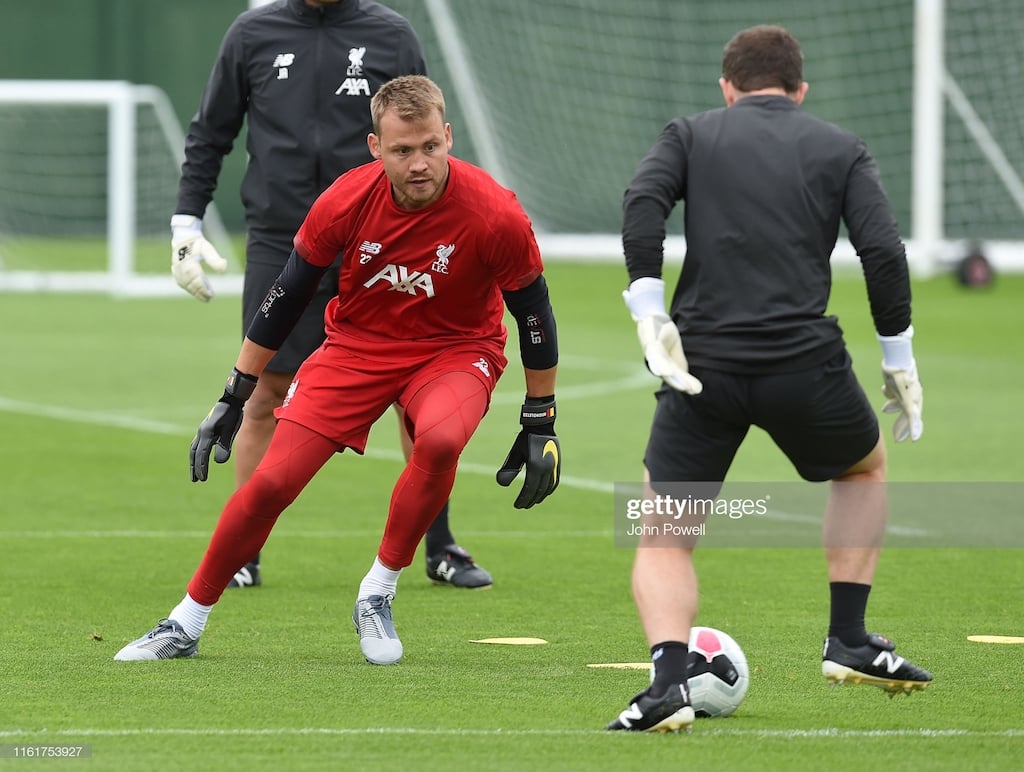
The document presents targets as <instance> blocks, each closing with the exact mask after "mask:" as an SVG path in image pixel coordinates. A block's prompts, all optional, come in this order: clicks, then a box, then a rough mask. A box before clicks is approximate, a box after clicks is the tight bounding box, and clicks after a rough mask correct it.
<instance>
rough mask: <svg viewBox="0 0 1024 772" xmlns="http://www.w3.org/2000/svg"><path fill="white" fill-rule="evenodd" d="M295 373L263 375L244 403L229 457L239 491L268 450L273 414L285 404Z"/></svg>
mask: <svg viewBox="0 0 1024 772" xmlns="http://www.w3.org/2000/svg"><path fill="white" fill-rule="evenodd" d="M294 378H295V373H276V372H270V371H266V370H265V371H264V372H263V374H262V375H261V376H260V379H259V381H258V382H257V384H256V390H255V391H254V392H253V393H252V396H251V397H249V400H248V401H247V402H246V403H245V410H244V411H243V413H242V426H241V427H240V428H239V430H238V434H237V435H236V437H235V444H234V446H233V447H232V451H231V457H232V458H233V459H234V461H235V487H237V488H240V487H242V485H244V484H245V483H247V482H248V481H249V478H250V477H252V473H253V472H254V471H256V467H257V465H259V463H260V459H262V458H263V455H264V454H265V453H266V452H267V448H269V447H270V440H271V438H272V437H273V436H274V427H275V426H277V419H276V418H274V410H275V408H278V407H280V406H281V403H282V402H284V398H285V395H286V394H287V393H288V387H289V386H291V384H292V380H293V379H294Z"/></svg>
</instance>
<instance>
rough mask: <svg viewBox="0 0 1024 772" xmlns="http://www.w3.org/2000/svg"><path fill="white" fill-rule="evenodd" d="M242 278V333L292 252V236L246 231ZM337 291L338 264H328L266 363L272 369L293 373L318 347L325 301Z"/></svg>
mask: <svg viewBox="0 0 1024 772" xmlns="http://www.w3.org/2000/svg"><path fill="white" fill-rule="evenodd" d="M245 252H246V255H245V256H246V260H245V281H244V283H243V285H242V334H243V335H244V334H245V332H246V331H247V330H248V329H249V323H250V322H251V321H252V318H253V316H255V314H256V312H257V311H258V310H259V307H260V306H261V305H262V304H263V301H264V299H265V298H266V297H267V292H268V291H269V290H270V288H271V287H272V286H273V284H274V281H275V280H276V279H277V277H278V276H280V275H281V271H282V269H283V268H284V264H285V263H286V262H287V261H288V258H289V256H290V255H291V253H292V237H291V236H290V235H289V236H284V235H281V236H268V235H267V234H260V235H259V236H258V237H256V236H253V235H252V234H250V236H249V240H248V244H247V245H246V250H245ZM337 294H338V266H337V264H335V265H332V266H331V267H330V268H329V269H328V270H327V272H326V273H325V274H324V276H323V279H321V280H320V286H319V287H317V290H316V294H315V295H313V299H312V300H310V302H309V306H308V307H307V308H306V310H305V311H304V312H303V314H302V316H301V317H299V321H298V322H296V324H295V328H294V329H293V330H292V332H291V334H290V335H289V336H288V337H287V338H286V339H285V341H284V343H283V344H281V348H280V349H279V350H278V352H277V353H276V354H275V355H274V358H273V359H271V360H270V363H269V364H268V365H267V368H266V369H267V370H269V371H270V372H275V373H294V372H296V371H297V370H298V369H299V365H301V364H302V363H303V362H304V361H305V360H306V357H308V356H309V355H310V354H312V353H313V352H314V351H316V350H317V348H319V347H320V344H321V343H323V342H324V338H325V337H326V335H325V333H324V309H325V308H326V307H327V302H328V301H329V300H330V299H331V298H332V297H334V296H335V295H337Z"/></svg>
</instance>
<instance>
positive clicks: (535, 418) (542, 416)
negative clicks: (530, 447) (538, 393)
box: [519, 394, 555, 426]
mask: <svg viewBox="0 0 1024 772" xmlns="http://www.w3.org/2000/svg"><path fill="white" fill-rule="evenodd" d="M554 422H555V395H554V394H552V395H551V396H549V397H527V398H526V401H525V402H523V409H522V411H521V412H520V413H519V423H520V424H521V425H523V426H548V425H551V424H554Z"/></svg>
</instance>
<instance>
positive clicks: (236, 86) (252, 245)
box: [171, 0, 491, 588]
mask: <svg viewBox="0 0 1024 772" xmlns="http://www.w3.org/2000/svg"><path fill="white" fill-rule="evenodd" d="M425 74H426V65H425V63H424V59H423V50H422V46H421V45H420V41H419V39H418V38H417V36H416V33H415V31H414V30H413V28H412V26H411V25H410V24H409V22H408V21H407V20H406V19H405V18H404V17H402V16H400V15H399V14H398V13H396V12H395V11H393V10H391V9H390V8H388V7H386V6H384V5H381V4H380V3H376V2H372V1H371V0H277V2H274V3H271V4H269V5H265V6H262V7H258V8H255V9H252V10H249V11H247V12H245V13H242V14H241V15H239V16H238V18H237V19H236V20H235V21H234V23H233V24H232V25H231V27H230V28H229V29H228V31H227V32H226V33H225V35H224V39H223V41H222V42H221V46H220V51H219V52H218V54H217V59H216V61H215V62H214V66H213V70H212V72H211V73H210V78H209V80H208V81H207V83H206V87H205V89H204V91H203V96H202V101H201V103H200V106H199V111H198V112H197V113H196V115H195V117H194V118H193V119H192V122H191V124H190V126H189V130H188V136H187V138H186V140H185V162H184V164H183V165H182V170H181V171H182V174H181V182H180V185H179V188H178V202H177V208H176V209H175V214H174V216H173V217H172V218H171V231H172V240H171V246H172V249H171V267H172V272H173V274H174V278H175V279H176V280H177V282H178V284H179V285H180V286H181V287H182V288H183V289H185V290H187V291H188V292H190V293H191V294H193V295H194V296H195V297H197V298H198V299H199V300H203V301H208V300H210V299H211V298H212V297H213V290H212V288H211V286H210V282H209V280H208V279H207V277H206V276H205V274H204V272H203V266H202V263H203V262H205V263H207V265H208V266H210V268H212V269H213V270H217V271H223V270H224V269H225V268H226V263H225V261H224V260H223V259H222V258H221V257H220V255H218V254H217V252H216V250H214V248H213V247H212V246H211V245H210V243H209V242H208V241H206V239H205V238H203V231H202V217H203V214H204V213H205V211H206V207H207V205H208V204H209V203H210V201H211V199H212V197H213V191H214V189H215V188H216V186H217V178H218V176H219V174H220V170H221V166H222V165H223V160H224V156H226V155H227V154H228V153H229V152H230V151H231V148H232V146H233V144H234V141H235V139H236V138H237V137H238V134H239V132H240V131H241V128H242V124H243V122H245V123H247V126H248V140H247V144H246V151H247V153H248V156H249V162H248V166H247V169H246V172H245V177H244V179H243V181H242V190H241V195H242V201H243V203H244V204H245V216H246V226H247V242H246V266H245V279H244V286H243V299H242V331H243V333H244V331H245V329H246V328H247V327H248V324H249V322H250V321H251V319H252V317H253V315H254V314H255V313H256V311H257V310H258V309H259V307H260V305H261V304H262V303H263V300H264V298H265V297H266V295H267V291H268V290H269V289H270V287H271V285H272V284H273V283H274V280H275V279H277V277H278V275H279V274H280V273H281V269H282V268H283V267H284V265H285V263H286V262H287V260H288V256H289V255H290V254H291V251H292V239H293V238H294V236H295V234H296V232H297V231H298V229H299V226H300V225H302V221H303V219H304V217H305V216H306V212H307V211H308V210H309V208H310V206H311V205H312V203H313V201H315V200H316V198H317V196H319V195H320V193H322V192H323V191H324V190H325V189H326V188H327V187H328V186H329V185H330V184H331V183H332V182H334V180H335V178H337V177H338V176H340V175H341V174H342V173H344V172H346V171H348V170H349V169H351V168H353V167H355V166H359V165H360V164H363V163H367V162H368V161H370V160H372V159H371V156H370V151H369V149H368V148H367V144H366V136H367V134H369V133H370V131H371V130H372V125H371V120H370V98H371V97H372V96H373V94H374V93H376V91H377V89H378V88H379V87H380V86H381V85H383V84H384V83H386V82H387V81H389V80H391V79H393V78H396V77H398V76H400V75H425ZM337 289H338V275H337V268H336V267H334V268H333V269H332V270H330V271H328V272H327V274H326V275H325V276H324V279H323V281H322V282H321V285H320V288H319V290H318V292H317V294H316V297H315V298H314V299H313V301H312V302H311V303H310V305H309V307H308V308H307V310H306V312H305V314H304V315H303V316H302V318H301V319H300V320H299V322H298V324H297V325H296V326H295V329H294V331H293V332H292V334H291V335H290V336H289V337H288V339H287V340H286V341H285V343H284V345H283V346H282V347H281V350H280V351H279V352H278V353H277V355H276V356H275V357H274V359H273V360H272V361H271V363H270V365H269V366H268V367H267V370H266V371H265V372H264V375H263V377H262V378H260V382H259V385H258V386H257V387H256V391H255V392H254V393H253V395H252V397H251V398H250V399H249V401H248V403H247V404H246V408H245V417H244V420H243V422H242V426H241V428H240V429H239V432H238V437H237V438H236V440H235V445H234V457H235V483H236V485H237V486H239V487H240V486H241V485H242V484H243V483H245V482H246V481H247V480H248V479H249V478H250V477H251V476H252V473H253V470H254V469H255V468H256V465H257V464H258V463H259V461H260V459H261V458H263V455H264V453H265V452H266V450H267V447H268V446H269V444H270V439H271V437H272V436H273V433H274V424H275V418H274V410H275V409H276V408H277V407H279V406H280V405H281V403H282V401H283V400H284V398H285V395H286V394H287V392H288V387H289V386H290V385H291V382H292V378H293V376H294V374H295V372H296V371H297V370H298V369H299V365H300V364H301V363H302V362H303V360H305V359H306V357H307V356H309V355H310V354H311V353H312V352H313V351H314V350H316V348H317V347H318V346H319V345H320V344H321V343H322V342H323V339H324V307H325V306H326V304H327V301H328V300H329V299H330V298H331V297H333V296H334V295H335V294H337ZM399 427H400V431H401V432H402V441H403V442H402V445H403V450H404V451H405V453H406V455H407V456H408V453H409V448H410V444H409V441H408V434H407V432H406V427H405V423H404V417H403V416H402V415H401V413H399ZM425 541H426V552H427V575H428V577H430V578H431V580H432V581H435V582H437V583H447V584H451V585H454V586H457V587H468V588H485V587H490V585H491V576H490V574H489V573H488V572H487V571H486V570H484V569H483V568H481V567H480V566H478V565H476V563H475V562H474V561H473V559H472V557H471V556H470V555H469V553H468V552H467V551H466V550H465V549H463V548H462V547H460V546H458V545H457V544H456V543H455V538H454V536H452V533H451V530H450V529H449V526H448V504H447V503H446V504H445V505H444V508H443V509H442V510H441V512H440V513H439V514H438V517H437V519H436V520H435V521H434V523H433V524H432V525H431V527H430V530H429V531H428V532H427V535H426V539H425ZM260 583H261V577H260V556H259V555H256V556H254V557H253V559H252V561H251V562H249V563H248V564H247V565H246V566H245V567H244V568H242V569H241V570H240V571H239V572H238V573H237V574H236V575H235V578H234V579H233V580H232V582H231V584H230V585H229V586H231V587H252V586H256V585H259V584H260Z"/></svg>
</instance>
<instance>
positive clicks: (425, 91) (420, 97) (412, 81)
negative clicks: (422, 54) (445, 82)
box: [370, 75, 444, 134]
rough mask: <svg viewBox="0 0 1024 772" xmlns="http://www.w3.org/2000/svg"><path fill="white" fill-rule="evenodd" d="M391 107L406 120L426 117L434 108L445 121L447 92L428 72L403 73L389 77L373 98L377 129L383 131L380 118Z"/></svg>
mask: <svg viewBox="0 0 1024 772" xmlns="http://www.w3.org/2000/svg"><path fill="white" fill-rule="evenodd" d="M388 110H394V111H395V113H397V114H398V117H399V118H401V119H402V120H403V121H410V122H415V121H422V120H423V119H425V118H428V117H429V116H430V114H431V113H432V112H433V111H437V112H438V113H439V114H440V115H441V121H442V122H443V121H444V94H442V93H441V89H440V88H439V87H438V85H437V84H436V83H434V81H432V80H431V79H430V78H428V77H427V76H426V75H403V76H401V77H400V78H395V79H394V80H389V81H388V82H387V83H385V84H384V85H383V86H381V87H380V88H379V89H377V93H376V94H374V95H373V99H371V100H370V115H371V117H372V118H373V131H374V133H375V134H380V120H381V118H382V117H383V116H384V113H385V112H387V111H388Z"/></svg>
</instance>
